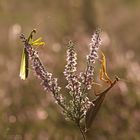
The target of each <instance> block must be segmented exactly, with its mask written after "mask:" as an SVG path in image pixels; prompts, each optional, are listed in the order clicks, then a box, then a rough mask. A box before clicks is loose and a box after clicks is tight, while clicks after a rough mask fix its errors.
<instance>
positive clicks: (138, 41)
mask: <svg viewBox="0 0 140 140" xmlns="http://www.w3.org/2000/svg"><path fill="white" fill-rule="evenodd" d="M139 26H140V1H139V0H67V1H66V0H59V1H58V0H55V1H52V0H24V1H21V0H20V1H19V0H11V1H10V0H0V140H81V136H80V133H79V130H78V129H77V128H76V127H75V125H74V124H73V123H71V122H67V121H66V120H65V118H64V117H63V116H62V114H61V110H60V108H59V107H57V105H56V104H55V102H54V99H53V98H52V96H51V94H50V93H46V92H44V91H43V89H42V87H41V85H40V81H39V80H38V79H37V78H36V76H35V74H34V73H33V71H32V69H31V70H30V75H29V78H28V80H26V81H22V80H21V79H20V78H19V67H20V60H21V53H22V47H23V44H22V42H21V41H20V39H19V35H20V33H25V34H26V35H28V34H29V33H30V31H31V30H32V29H34V28H36V29H37V31H38V32H37V35H36V36H35V38H38V37H40V36H41V37H43V39H44V41H45V42H46V46H44V47H41V48H39V49H38V51H39V53H40V58H41V60H42V62H43V63H44V65H45V67H46V68H47V70H48V71H49V72H52V73H53V74H54V77H58V78H59V84H60V85H62V86H64V85H66V81H65V80H64V78H63V70H64V66H65V64H66V60H65V57H66V44H67V42H68V41H69V40H70V39H72V40H73V41H74V42H75V44H76V51H77V52H78V71H81V70H83V69H84V66H85V64H86V61H85V58H86V54H87V53H88V50H89V46H88V44H89V42H90V38H91V35H92V34H93V32H94V31H95V29H96V28H97V27H100V28H101V29H102V30H103V33H102V40H103V45H102V50H103V51H104V52H105V54H106V57H107V62H108V63H107V69H108V73H109V76H110V77H111V78H112V79H113V78H114V76H115V75H118V76H119V77H120V78H122V79H123V80H121V81H120V82H119V83H118V84H117V85H116V86H115V87H114V88H113V89H112V90H111V91H110V92H109V94H108V95H107V97H106V99H105V101H104V103H103V105H102V108H101V110H100V111H99V113H98V115H97V117H96V119H95V121H94V123H93V125H92V128H91V130H90V133H89V136H88V140H93V139H96V140H139V139H140V55H139V54H140V28H139ZM96 67H97V68H98V67H99V66H98V64H97V66H96ZM97 75H98V69H97ZM96 79H97V81H98V82H100V81H99V78H98V76H97V78H96ZM63 94H67V93H63ZM92 95H93V90H92V91H91V96H92Z"/></svg>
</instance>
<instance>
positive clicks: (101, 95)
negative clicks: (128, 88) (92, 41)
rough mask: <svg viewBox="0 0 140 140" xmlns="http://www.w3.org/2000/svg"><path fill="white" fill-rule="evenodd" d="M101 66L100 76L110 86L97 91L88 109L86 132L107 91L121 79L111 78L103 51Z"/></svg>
mask: <svg viewBox="0 0 140 140" xmlns="http://www.w3.org/2000/svg"><path fill="white" fill-rule="evenodd" d="M100 63H101V68H100V71H99V78H100V80H102V81H103V82H105V83H107V84H109V86H108V87H107V88H106V89H105V90H103V91H102V92H101V93H95V96H96V98H95V99H94V100H93V101H92V103H93V104H91V106H90V108H89V109H88V111H87V113H86V118H85V133H86V132H87V131H88V130H89V128H90V127H91V124H92V122H93V121H94V119H95V117H96V115H97V113H98V111H99V109H100V107H101V105H102V103H103V101H104V99H105V95H106V93H107V92H108V91H109V90H110V89H111V88H112V87H113V86H114V85H115V84H116V83H117V81H119V78H118V77H117V76H115V80H114V81H112V80H111V78H110V77H109V76H108V74H107V68H106V57H105V55H104V53H103V52H101V59H100Z"/></svg>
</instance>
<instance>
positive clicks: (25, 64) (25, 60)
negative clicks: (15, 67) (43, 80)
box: [19, 29, 45, 80]
mask: <svg viewBox="0 0 140 140" xmlns="http://www.w3.org/2000/svg"><path fill="white" fill-rule="evenodd" d="M35 33H36V30H35V29H33V30H32V32H31V33H30V35H29V37H28V39H27V40H26V41H27V43H28V44H30V45H32V46H34V47H38V46H42V45H45V42H43V41H41V40H42V38H41V37H40V38H38V39H36V40H33V34H35ZM28 73H29V56H28V52H27V50H26V48H25V47H24V48H23V51H22V57H21V64H20V73H19V76H20V78H21V79H22V80H25V79H26V78H27V77H28Z"/></svg>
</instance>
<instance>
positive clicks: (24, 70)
mask: <svg viewBox="0 0 140 140" xmlns="http://www.w3.org/2000/svg"><path fill="white" fill-rule="evenodd" d="M28 67H29V66H28V52H27V51H26V49H25V48H24V49H23V52H22V58H21V64H20V74H19V76H20V78H21V79H22V80H25V79H26V78H27V77H28Z"/></svg>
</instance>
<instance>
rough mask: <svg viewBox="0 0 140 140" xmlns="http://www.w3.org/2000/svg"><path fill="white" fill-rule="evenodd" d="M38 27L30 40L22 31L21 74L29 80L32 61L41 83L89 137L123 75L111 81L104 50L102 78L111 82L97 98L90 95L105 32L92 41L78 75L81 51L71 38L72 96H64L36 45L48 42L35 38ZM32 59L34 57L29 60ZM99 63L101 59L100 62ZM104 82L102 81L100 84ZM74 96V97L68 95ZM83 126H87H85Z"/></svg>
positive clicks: (69, 84)
mask: <svg viewBox="0 0 140 140" xmlns="http://www.w3.org/2000/svg"><path fill="white" fill-rule="evenodd" d="M34 33H36V30H33V31H32V32H31V33H30V35H29V37H28V38H27V39H26V38H25V36H24V35H23V34H22V35H21V36H20V38H21V39H22V42H23V43H24V52H23V56H22V63H21V70H20V77H21V78H22V79H26V77H27V75H28V65H27V64H28V60H30V61H31V63H32V65H31V66H32V68H33V69H34V71H35V73H36V75H37V77H38V78H39V79H40V80H41V85H42V87H43V89H44V90H45V91H47V92H48V91H49V92H50V93H51V94H52V95H53V97H54V99H55V101H56V103H57V104H58V105H59V106H60V107H61V109H62V111H63V114H64V115H65V118H66V119H69V120H71V121H73V122H74V123H75V124H76V125H77V127H78V128H79V130H80V132H81V134H82V137H83V140H86V132H87V130H89V129H90V126H91V124H92V122H93V120H94V118H95V116H96V114H97V112H98V111H99V109H100V106H101V104H102V102H103V100H104V98H105V95H106V93H107V92H108V91H109V90H110V89H111V88H112V87H113V86H114V85H115V84H116V82H117V81H118V80H119V78H117V77H115V80H114V81H111V80H110V78H109V77H108V75H107V72H106V58H105V55H104V54H103V53H102V58H101V69H100V79H101V80H103V81H105V82H108V83H110V85H109V87H107V88H106V89H105V90H103V91H102V92H101V93H99V94H96V93H95V95H96V96H97V97H96V98H95V99H94V100H93V101H91V100H90V99H89V97H88V92H89V90H90V89H91V88H92V86H93V84H98V83H96V82H95V80H94V76H95V75H94V74H95V62H96V60H97V59H99V57H98V49H99V48H100V46H101V37H100V33H101V31H100V30H99V29H98V30H96V31H95V33H94V34H93V36H92V38H91V42H90V44H89V47H90V51H89V54H88V55H87V59H86V60H87V65H86V69H85V70H84V71H83V72H81V73H80V74H77V53H76V52H75V45H74V43H73V42H72V41H70V42H69V43H68V45H67V57H66V66H65V70H64V77H65V79H66V80H67V85H66V89H67V93H66V94H69V96H67V95H66V96H65V94H64V95H62V94H61V93H60V89H61V87H59V85H58V79H57V78H54V77H53V74H52V73H50V72H48V71H47V70H46V68H45V67H44V66H43V64H42V62H41V60H40V58H39V54H38V52H37V50H36V49H34V46H40V45H44V44H45V43H44V42H42V41H41V40H42V38H38V39H37V40H35V41H33V34H34ZM29 58H30V59H29ZM97 62H98V61H97ZM98 85H100V84H98ZM66 97H70V98H66ZM82 126H85V128H83V127H82Z"/></svg>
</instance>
